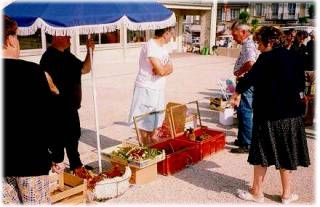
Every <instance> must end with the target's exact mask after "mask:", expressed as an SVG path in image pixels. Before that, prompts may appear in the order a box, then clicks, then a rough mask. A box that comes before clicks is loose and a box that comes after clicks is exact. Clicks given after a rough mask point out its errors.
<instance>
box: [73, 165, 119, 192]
mask: <svg viewBox="0 0 320 207" xmlns="http://www.w3.org/2000/svg"><path fill="white" fill-rule="evenodd" d="M124 171H125V168H124V167H121V166H120V165H114V166H112V167H111V168H110V169H108V170H107V171H104V172H102V173H100V174H98V175H97V174H94V173H93V172H91V171H88V170H86V169H84V168H80V170H77V171H75V172H74V175H76V176H78V177H80V178H83V179H87V183H88V189H89V190H92V189H94V187H95V185H96V183H97V182H100V181H102V180H104V179H111V178H114V177H121V176H122V175H123V174H124Z"/></svg>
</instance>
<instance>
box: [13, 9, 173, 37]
mask: <svg viewBox="0 0 320 207" xmlns="http://www.w3.org/2000/svg"><path fill="white" fill-rule="evenodd" d="M175 24H176V17H175V14H174V13H173V14H172V15H171V16H170V17H169V18H168V19H166V20H163V21H156V22H143V23H136V22H132V21H131V20H129V19H128V17H127V16H123V17H122V18H121V19H119V20H118V21H116V22H113V23H109V24H99V25H82V26H74V27H68V28H63V27H54V26H51V25H49V24H47V23H46V22H45V21H44V20H43V19H41V18H37V20H36V21H35V22H34V23H33V24H32V25H31V26H29V27H19V30H18V34H19V35H21V36H28V35H32V34H35V33H36V31H37V30H38V29H39V28H43V30H44V32H45V33H47V34H50V35H56V36H72V35H77V34H93V33H106V32H113V31H116V30H117V29H120V28H121V26H122V25H125V27H127V28H128V29H129V30H134V31H136V30H156V29H162V28H166V27H170V26H174V25H175Z"/></svg>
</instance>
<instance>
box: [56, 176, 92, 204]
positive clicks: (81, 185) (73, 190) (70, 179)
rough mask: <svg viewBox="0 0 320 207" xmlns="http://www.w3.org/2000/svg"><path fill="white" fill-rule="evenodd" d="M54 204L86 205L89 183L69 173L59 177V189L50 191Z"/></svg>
mask: <svg viewBox="0 0 320 207" xmlns="http://www.w3.org/2000/svg"><path fill="white" fill-rule="evenodd" d="M50 191H51V193H50V200H51V203H52V204H80V203H86V193H87V181H86V180H84V179H81V178H79V177H77V176H74V175H71V174H69V173H63V174H62V173H61V174H60V175H59V177H58V188H51V189H50Z"/></svg>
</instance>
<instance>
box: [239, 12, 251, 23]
mask: <svg viewBox="0 0 320 207" xmlns="http://www.w3.org/2000/svg"><path fill="white" fill-rule="evenodd" d="M249 18H250V14H249V13H248V12H247V11H242V12H241V13H240V14H239V20H240V21H241V22H242V23H248V20H249Z"/></svg>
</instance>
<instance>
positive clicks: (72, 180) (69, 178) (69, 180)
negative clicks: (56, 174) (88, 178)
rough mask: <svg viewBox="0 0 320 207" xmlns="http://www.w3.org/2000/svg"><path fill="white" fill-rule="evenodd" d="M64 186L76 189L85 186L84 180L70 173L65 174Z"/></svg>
mask: <svg viewBox="0 0 320 207" xmlns="http://www.w3.org/2000/svg"><path fill="white" fill-rule="evenodd" d="M64 184H65V185H69V186H72V187H75V186H78V185H81V184H83V179H81V178H79V177H77V176H74V175H71V174H69V173H64Z"/></svg>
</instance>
